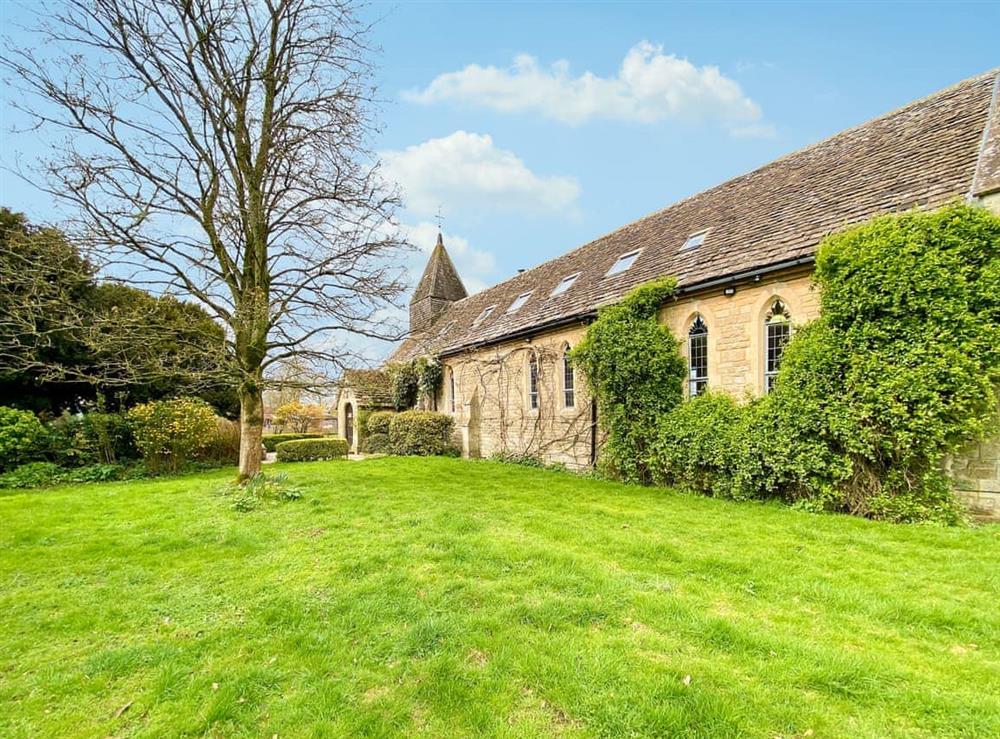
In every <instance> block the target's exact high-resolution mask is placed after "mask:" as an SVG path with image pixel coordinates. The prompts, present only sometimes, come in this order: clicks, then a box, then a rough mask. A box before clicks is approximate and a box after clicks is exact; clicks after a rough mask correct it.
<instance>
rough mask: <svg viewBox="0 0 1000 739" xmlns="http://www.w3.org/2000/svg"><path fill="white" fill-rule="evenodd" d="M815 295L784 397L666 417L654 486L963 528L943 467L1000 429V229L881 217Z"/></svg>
mask: <svg viewBox="0 0 1000 739" xmlns="http://www.w3.org/2000/svg"><path fill="white" fill-rule="evenodd" d="M815 281H816V283H817V285H818V286H819V288H820V296H821V297H820V317H819V318H818V319H817V320H816V321H814V322H813V323H812V324H810V325H808V326H805V327H801V328H799V329H798V330H797V331H796V333H795V335H794V336H793V338H792V340H791V341H790V342H789V344H788V346H787V347H786V350H785V353H784V356H783V358H782V364H781V371H780V373H779V375H778V378H777V382H776V384H775V387H774V389H773V391H772V392H771V393H770V394H769V395H767V396H766V397H764V398H760V399H759V400H756V401H754V402H752V403H750V404H748V405H746V406H744V407H740V408H737V407H735V406H733V405H732V404H731V402H730V401H725V400H722V399H718V398H711V397H706V398H695V399H694V400H692V401H690V402H689V403H687V404H685V405H684V406H681V407H680V408H678V409H676V410H675V411H673V412H671V413H668V414H665V415H663V416H662V417H661V420H660V422H659V424H658V429H657V434H656V442H655V444H654V445H653V448H652V449H651V451H650V453H649V454H648V455H647V457H646V458H645V463H646V465H647V466H648V468H649V469H650V470H651V471H652V473H653V477H654V479H656V480H657V481H658V482H666V483H672V484H679V485H683V486H686V487H689V488H692V489H695V490H701V491H703V492H709V493H712V494H715V495H726V496H729V497H734V498H758V499H762V498H780V499H782V500H784V501H787V502H790V503H793V504H796V505H798V506H800V507H804V508H807V509H810V510H825V511H840V512H845V513H852V514H855V515H862V516H868V517H871V518H880V519H885V520H890V521H935V522H941V523H951V522H954V521H956V520H958V519H959V518H960V515H961V514H960V510H959V506H958V504H957V502H956V500H955V498H954V496H953V495H952V493H951V491H950V484H949V481H948V480H947V478H946V476H945V472H944V460H945V459H946V457H947V456H948V455H949V454H953V453H955V452H957V451H958V450H959V449H960V448H961V447H963V446H965V445H966V444H968V443H970V442H972V441H974V440H976V439H980V438H983V436H984V435H986V434H987V433H990V432H991V431H995V429H996V428H997V383H998V382H1000V289H998V287H997V286H998V285H1000V218H997V217H996V216H993V215H991V214H990V213H988V212H987V211H985V210H983V209H981V208H975V207H970V206H965V205H952V206H948V207H946V208H943V209H941V210H939V211H936V212H933V213H924V212H911V213H906V214H903V215H894V216H885V217H881V218H876V219H874V220H872V221H870V222H869V223H866V224H863V225H861V226H857V227H854V228H851V229H848V230H846V231H844V232H842V233H840V234H836V235H834V236H831V237H829V238H827V239H826V240H825V241H824V242H823V243H822V244H821V245H820V249H819V253H818V256H817V267H816V274H815ZM595 325H596V324H595ZM588 339H589V335H588Z"/></svg>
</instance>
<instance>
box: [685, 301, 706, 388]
mask: <svg viewBox="0 0 1000 739" xmlns="http://www.w3.org/2000/svg"><path fill="white" fill-rule="evenodd" d="M699 324H701V328H703V329H704V331H699V332H698V333H694V331H695V328H696V327H698V325H699ZM695 339H702V340H704V348H703V349H700V350H699V353H700V352H704V358H705V374H704V375H698V374H697V368H696V367H695V366H694V360H695V345H694V340H695ZM687 348H688V356H687V360H688V397H690V398H693V397H695V396H696V395H698V393H699V392H700V391H701V390H703V389H705V388H707V387H708V324H707V323H705V318H704V316H702V315H701V314H700V313H699V314H698V315H696V316H695V317H694V320H693V321H691V327H690V328H689V329H688V347H687Z"/></svg>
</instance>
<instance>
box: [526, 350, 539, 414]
mask: <svg viewBox="0 0 1000 739" xmlns="http://www.w3.org/2000/svg"><path fill="white" fill-rule="evenodd" d="M541 379H542V369H541V364H540V363H539V361H538V354H536V353H535V352H529V354H528V410H530V411H532V412H535V411H537V410H538V407H539V405H540V402H539V401H540V398H539V395H540V393H539V390H540V389H541Z"/></svg>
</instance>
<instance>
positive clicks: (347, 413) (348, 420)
mask: <svg viewBox="0 0 1000 739" xmlns="http://www.w3.org/2000/svg"><path fill="white" fill-rule="evenodd" d="M344 438H345V439H347V448H348V449H350V450H351V451H353V450H354V406H353V405H351V404H350V403H348V404H347V405H345V406H344Z"/></svg>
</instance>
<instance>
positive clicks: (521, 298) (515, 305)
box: [507, 290, 534, 314]
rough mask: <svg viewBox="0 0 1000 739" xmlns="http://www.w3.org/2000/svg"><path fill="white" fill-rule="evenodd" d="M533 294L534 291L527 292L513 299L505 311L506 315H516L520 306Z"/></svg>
mask: <svg viewBox="0 0 1000 739" xmlns="http://www.w3.org/2000/svg"><path fill="white" fill-rule="evenodd" d="M533 292H534V290H528V292H526V293H521V294H520V295H518V296H517V297H516V298H514V302H513V303H511V304H510V307H509V308H508V309H507V313H508V314H510V313H517V312H518V311H519V310H520V309H521V306H522V305H524V304H525V303H527V302H528V298H530V297H531V293H533Z"/></svg>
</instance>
